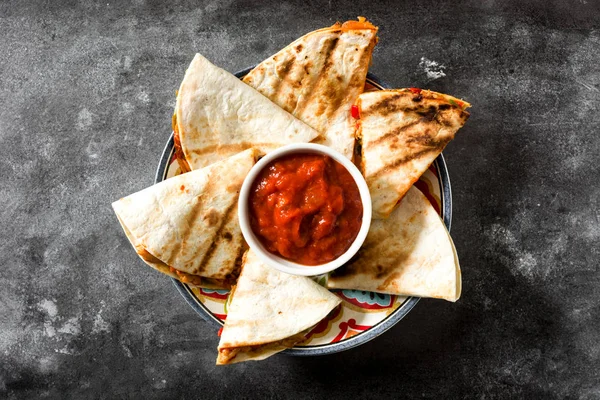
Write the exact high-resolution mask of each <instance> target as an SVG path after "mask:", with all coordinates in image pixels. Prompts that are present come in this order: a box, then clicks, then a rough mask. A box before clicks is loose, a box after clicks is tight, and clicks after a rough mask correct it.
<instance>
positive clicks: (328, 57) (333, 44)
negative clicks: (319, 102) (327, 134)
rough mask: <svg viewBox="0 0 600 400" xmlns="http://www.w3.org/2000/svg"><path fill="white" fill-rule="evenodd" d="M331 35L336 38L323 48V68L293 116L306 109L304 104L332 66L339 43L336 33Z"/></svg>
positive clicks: (308, 100) (313, 93)
mask: <svg viewBox="0 0 600 400" xmlns="http://www.w3.org/2000/svg"><path fill="white" fill-rule="evenodd" d="M333 33H336V34H337V35H338V36H335V37H333V38H332V39H331V40H329V41H328V43H327V45H326V46H325V47H324V50H325V51H324V60H325V61H324V62H323V67H322V68H321V70H320V71H319V72H318V73H317V80H316V81H315V82H314V83H313V85H312V90H311V91H310V92H309V93H310V94H309V95H308V96H306V97H304V99H302V103H300V104H297V105H296V109H295V110H294V115H301V112H302V111H303V110H304V107H306V104H308V103H309V102H310V101H311V100H312V98H313V96H314V95H315V93H316V92H317V90H315V89H316V88H318V87H319V85H320V83H321V81H322V80H323V79H324V76H325V74H326V73H327V71H328V70H329V69H330V68H331V66H332V65H333V61H332V60H331V57H332V55H333V51H334V50H335V48H336V47H337V45H338V43H339V41H340V37H339V33H338V32H333Z"/></svg>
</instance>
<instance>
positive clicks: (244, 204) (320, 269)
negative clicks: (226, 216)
mask: <svg viewBox="0 0 600 400" xmlns="http://www.w3.org/2000/svg"><path fill="white" fill-rule="evenodd" d="M294 153H305V154H306V153H313V154H315V153H316V154H324V155H327V156H329V157H331V158H333V159H334V160H335V161H337V162H338V163H340V164H342V165H343V166H344V167H345V168H346V170H348V172H349V173H350V175H351V176H352V178H354V181H355V182H356V185H357V186H358V191H359V193H360V199H361V202H362V206H363V216H362V224H361V227H360V230H359V231H358V235H356V239H354V242H352V245H350V247H349V248H348V250H346V252H345V253H343V254H342V255H340V256H339V257H338V258H336V259H335V260H333V261H330V262H328V263H325V264H321V265H303V264H298V263H295V262H293V261H290V260H287V259H285V258H283V257H280V256H278V255H275V254H273V253H271V252H269V251H268V250H267V249H265V248H264V246H263V245H262V244H261V242H260V241H259V239H258V238H257V237H256V235H255V234H254V232H253V231H252V227H251V226H250V216H249V210H248V198H249V196H250V189H251V187H252V184H253V183H254V181H255V179H256V177H257V175H258V174H259V173H260V172H261V171H262V170H263V169H264V168H265V167H266V166H267V164H269V163H270V162H271V161H273V160H275V159H278V158H280V157H283V156H286V155H289V154H294ZM371 214H372V207H371V194H370V193H369V188H368V187H367V182H366V181H365V178H363V176H362V174H361V173H360V171H359V170H358V168H356V166H355V165H354V164H353V163H352V161H350V160H348V159H347V158H346V157H344V156H343V155H342V154H340V153H338V152H337V151H335V150H332V149H330V148H329V147H326V146H322V145H320V144H313V143H296V144H290V145H287V146H284V147H280V148H279V149H277V150H274V151H272V152H270V153H269V154H267V155H266V156H264V157H263V158H261V159H260V160H259V161H258V162H257V163H256V165H254V167H252V169H251V170H250V172H249V173H248V176H246V179H245V180H244V183H243V185H242V189H241V191H240V198H239V202H238V219H239V221H240V228H241V229H242V234H243V235H244V239H246V242H247V243H248V245H249V246H250V248H251V249H252V250H253V251H254V252H255V253H256V255H258V256H259V257H260V259H261V260H262V261H263V262H264V263H265V264H267V265H269V266H271V267H273V268H275V269H277V270H279V271H282V272H287V273H288V274H293V275H303V276H313V275H321V274H325V273H327V272H330V271H333V270H334V269H336V268H338V267H340V266H342V265H343V264H345V263H346V262H348V261H349V260H350V259H351V258H352V256H354V255H355V254H356V252H357V251H358V250H359V249H360V246H362V244H363V242H364V241H365V238H366V237H367V233H368V232H369V227H370V226H371Z"/></svg>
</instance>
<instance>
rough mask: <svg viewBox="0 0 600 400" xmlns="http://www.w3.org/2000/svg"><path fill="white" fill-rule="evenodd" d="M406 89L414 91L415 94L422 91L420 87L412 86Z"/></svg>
mask: <svg viewBox="0 0 600 400" xmlns="http://www.w3.org/2000/svg"><path fill="white" fill-rule="evenodd" d="M408 90H410V91H411V92H413V93H415V94H419V93H421V91H422V90H421V89H419V88H414V87H411V88H408Z"/></svg>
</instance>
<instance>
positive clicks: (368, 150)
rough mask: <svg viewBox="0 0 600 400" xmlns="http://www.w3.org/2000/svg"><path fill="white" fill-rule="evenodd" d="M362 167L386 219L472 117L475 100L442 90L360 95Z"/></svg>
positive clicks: (378, 213) (377, 210)
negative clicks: (452, 94)
mask: <svg viewBox="0 0 600 400" xmlns="http://www.w3.org/2000/svg"><path fill="white" fill-rule="evenodd" d="M357 105H358V107H359V114H360V125H359V129H358V132H357V135H358V137H359V138H361V141H362V161H361V168H362V171H363V174H364V176H365V179H366V180H367V184H368V185H369V190H370V191H371V199H372V202H373V218H386V217H387V216H388V215H389V214H390V213H391V212H392V210H393V209H394V207H395V206H396V204H397V203H398V201H399V200H400V199H401V198H402V196H404V194H405V193H406V192H407V191H408V189H409V188H410V187H411V186H412V185H413V183H414V182H416V181H417V180H418V179H419V177H420V176H421V175H422V174H423V173H424V172H425V171H426V170H427V168H428V167H429V165H431V163H432V162H433V161H434V160H435V159H436V157H437V156H438V155H439V154H440V153H441V152H442V150H443V149H444V147H445V146H446V145H447V144H448V142H449V141H450V140H452V139H453V138H454V135H455V134H456V132H457V131H458V130H459V129H460V128H461V127H462V126H463V124H464V123H465V122H466V121H467V119H468V117H469V113H468V112H466V111H465V110H464V109H465V108H466V107H469V106H470V104H468V103H465V102H463V101H461V100H458V99H455V98H453V97H451V96H447V95H444V94H441V93H436V92H431V91H429V90H423V91H421V92H420V93H418V92H413V91H411V90H410V89H400V90H381V91H374V92H368V93H363V94H361V95H360V96H359V99H358V102H357Z"/></svg>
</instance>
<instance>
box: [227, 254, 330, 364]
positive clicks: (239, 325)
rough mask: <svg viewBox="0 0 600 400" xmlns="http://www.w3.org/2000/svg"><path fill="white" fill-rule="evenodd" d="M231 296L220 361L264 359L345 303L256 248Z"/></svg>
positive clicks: (302, 337) (299, 339)
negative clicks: (273, 265)
mask: <svg viewBox="0 0 600 400" xmlns="http://www.w3.org/2000/svg"><path fill="white" fill-rule="evenodd" d="M231 296H232V297H231V303H230V305H229V307H228V313H227V319H226V320H225V325H224V326H223V331H222V332H221V340H220V341H219V346H218V350H219V355H218V358H217V365H222V364H233V363H237V362H241V361H247V360H263V359H265V358H267V357H270V356H272V355H273V354H275V353H278V352H280V351H283V350H285V349H287V348H291V347H293V346H294V345H295V344H297V343H299V342H302V341H303V340H305V334H306V333H307V332H308V330H309V329H310V328H312V327H313V326H314V325H316V324H317V323H319V322H320V321H321V320H322V319H323V318H325V317H326V316H327V314H329V312H331V310H333V309H334V308H335V307H336V306H337V305H338V304H340V303H341V300H340V299H339V298H338V297H337V296H336V295H334V294H332V293H330V292H329V291H328V290H327V289H325V288H323V287H322V286H319V285H318V284H317V283H315V282H314V281H312V280H311V279H309V278H307V277H304V276H296V275H289V274H286V273H283V272H279V271H277V270H275V269H273V268H270V267H268V266H266V265H265V264H263V263H262V262H261V261H260V259H259V258H258V256H256V254H254V252H253V251H252V250H248V252H247V253H246V255H245V256H244V262H243V266H242V272H241V274H240V277H239V279H238V281H237V284H236V286H235V289H234V291H232V293H231Z"/></svg>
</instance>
